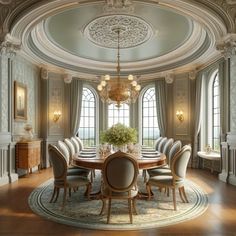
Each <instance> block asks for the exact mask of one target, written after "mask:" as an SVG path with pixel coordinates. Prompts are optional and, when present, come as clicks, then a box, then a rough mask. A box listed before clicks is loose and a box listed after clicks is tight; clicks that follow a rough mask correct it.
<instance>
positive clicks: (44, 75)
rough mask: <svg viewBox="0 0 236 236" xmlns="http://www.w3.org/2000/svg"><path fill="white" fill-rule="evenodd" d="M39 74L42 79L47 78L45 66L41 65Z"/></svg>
mask: <svg viewBox="0 0 236 236" xmlns="http://www.w3.org/2000/svg"><path fill="white" fill-rule="evenodd" d="M40 74H41V78H42V79H45V80H46V79H48V70H47V69H46V68H43V67H42V68H41V73H40Z"/></svg>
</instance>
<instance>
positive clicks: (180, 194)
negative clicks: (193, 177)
mask: <svg viewBox="0 0 236 236" xmlns="http://www.w3.org/2000/svg"><path fill="white" fill-rule="evenodd" d="M179 196H180V198H181V200H182V202H185V199H184V198H183V193H182V188H181V187H180V188H179Z"/></svg>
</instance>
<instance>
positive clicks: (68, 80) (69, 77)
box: [63, 74, 72, 84]
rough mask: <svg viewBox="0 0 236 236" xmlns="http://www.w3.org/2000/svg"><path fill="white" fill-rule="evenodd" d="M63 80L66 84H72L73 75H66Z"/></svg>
mask: <svg viewBox="0 0 236 236" xmlns="http://www.w3.org/2000/svg"><path fill="white" fill-rule="evenodd" d="M63 79H64V82H65V83H66V84H70V83H71V81H72V75H71V74H64V76H63Z"/></svg>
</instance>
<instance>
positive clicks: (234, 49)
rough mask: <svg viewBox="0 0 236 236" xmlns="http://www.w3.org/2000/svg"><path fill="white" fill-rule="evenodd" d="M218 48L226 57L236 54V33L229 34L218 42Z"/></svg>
mask: <svg viewBox="0 0 236 236" xmlns="http://www.w3.org/2000/svg"><path fill="white" fill-rule="evenodd" d="M216 49H217V50H218V51H220V52H221V54H222V55H223V56H224V57H225V58H230V57H231V56H233V55H236V35H235V34H234V35H229V36H227V37H226V38H225V39H223V40H222V41H221V42H218V43H216Z"/></svg>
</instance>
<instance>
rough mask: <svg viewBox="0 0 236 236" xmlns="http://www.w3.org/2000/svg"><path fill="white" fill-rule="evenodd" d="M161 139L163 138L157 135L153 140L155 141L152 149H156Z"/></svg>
mask: <svg viewBox="0 0 236 236" xmlns="http://www.w3.org/2000/svg"><path fill="white" fill-rule="evenodd" d="M162 139H163V137H159V138H158V139H156V140H155V142H154V149H155V150H156V151H158V145H159V143H160V142H161V140H162Z"/></svg>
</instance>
